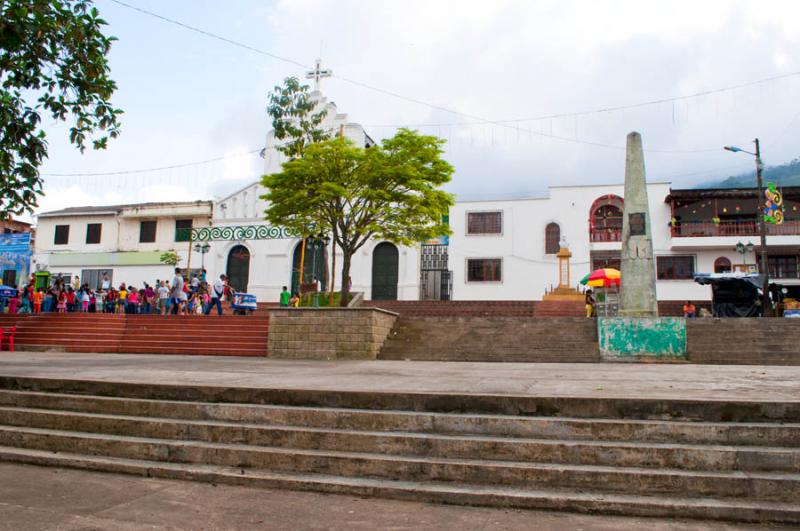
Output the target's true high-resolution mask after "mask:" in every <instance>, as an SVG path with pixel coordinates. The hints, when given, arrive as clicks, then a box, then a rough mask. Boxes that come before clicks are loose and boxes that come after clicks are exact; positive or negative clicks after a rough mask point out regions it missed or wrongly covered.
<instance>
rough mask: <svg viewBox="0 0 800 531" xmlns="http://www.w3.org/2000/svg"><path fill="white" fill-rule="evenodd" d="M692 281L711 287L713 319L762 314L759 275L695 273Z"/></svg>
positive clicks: (760, 277)
mask: <svg viewBox="0 0 800 531" xmlns="http://www.w3.org/2000/svg"><path fill="white" fill-rule="evenodd" d="M694 281H695V282H697V283H698V284H702V285H708V286H711V293H712V298H711V312H712V314H713V316H714V317H759V316H760V315H761V314H762V307H761V301H760V296H761V295H760V289H759V288H760V287H761V284H762V282H763V278H762V276H761V275H758V274H754V273H740V272H736V273H696V274H695V275H694Z"/></svg>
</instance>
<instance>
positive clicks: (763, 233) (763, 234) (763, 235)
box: [724, 138, 772, 316]
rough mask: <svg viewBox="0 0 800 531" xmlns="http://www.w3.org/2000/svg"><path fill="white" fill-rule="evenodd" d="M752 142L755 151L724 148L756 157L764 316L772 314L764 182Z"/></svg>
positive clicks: (757, 148)
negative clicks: (764, 210) (763, 206)
mask: <svg viewBox="0 0 800 531" xmlns="http://www.w3.org/2000/svg"><path fill="white" fill-rule="evenodd" d="M753 143H754V144H755V145H756V151H755V153H753V152H751V151H745V150H744V149H741V148H738V147H736V146H725V148H724V149H726V150H727V151H732V152H734V153H740V152H741V153H747V154H748V155H753V156H754V157H755V158H756V187H757V188H758V191H757V192H756V193H757V196H756V218H757V219H758V233H759V238H760V239H761V242H760V243H761V267H760V269H761V271H760V272H761V274H762V278H763V283H762V285H761V307H762V308H763V310H764V313H763V314H764V316H772V303H771V302H770V300H769V264H768V262H767V226H766V224H765V223H764V214H763V212H762V206H761V202H762V200H763V199H762V198H763V197H764V183H763V182H762V179H761V170H762V166H763V164H762V162H761V146H760V144H759V142H758V139H757V138H756V139H755V140H753Z"/></svg>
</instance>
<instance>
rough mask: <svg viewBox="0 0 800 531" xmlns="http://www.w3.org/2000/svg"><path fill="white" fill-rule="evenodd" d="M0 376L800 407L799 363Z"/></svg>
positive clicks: (207, 359)
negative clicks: (775, 403) (791, 404)
mask: <svg viewBox="0 0 800 531" xmlns="http://www.w3.org/2000/svg"><path fill="white" fill-rule="evenodd" d="M0 376H18V377H35V378H55V379H81V380H99V381H114V382H129V383H148V384H178V385H181V384H193V385H207V386H221V387H248V388H250V387H252V388H277V389H310V390H339V391H367V392H369V391H375V392H401V393H402V392H408V393H415V392H440V393H459V394H470V393H480V394H499V395H523V396H570V397H604V398H656V399H683V400H691V399H697V400H731V399H735V400H742V401H751V400H752V401H758V402H770V401H784V402H786V401H789V402H793V401H798V402H800V366H794V367H791V366H755V365H694V364H678V363H664V364H661V363H658V364H656V363H472V362H407V361H306V360H274V359H268V358H235V357H227V356H226V357H213V356H172V355H145V354H79V353H77V354H76V353H63V352H2V353H0Z"/></svg>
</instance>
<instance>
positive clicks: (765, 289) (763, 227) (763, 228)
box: [754, 138, 772, 317]
mask: <svg viewBox="0 0 800 531" xmlns="http://www.w3.org/2000/svg"><path fill="white" fill-rule="evenodd" d="M754 142H755V144H756V186H757V187H758V199H757V200H756V215H757V216H758V232H759V236H760V238H761V268H762V270H761V274H762V275H763V284H762V285H761V307H762V308H763V312H764V316H765V317H772V303H771V302H770V299H769V263H768V262H767V260H768V257H767V224H766V223H765V222H764V209H763V206H762V205H763V201H764V182H763V179H762V178H761V167H762V166H763V164H762V163H761V146H760V144H759V142H758V139H757V138H756V139H755V140H754Z"/></svg>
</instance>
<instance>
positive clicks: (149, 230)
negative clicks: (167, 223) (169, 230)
mask: <svg viewBox="0 0 800 531" xmlns="http://www.w3.org/2000/svg"><path fill="white" fill-rule="evenodd" d="M154 241H156V222H155V221H142V222H141V223H140V224H139V243H153V242H154Z"/></svg>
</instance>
